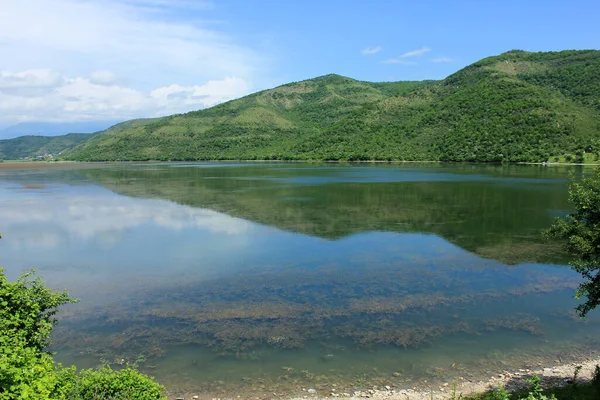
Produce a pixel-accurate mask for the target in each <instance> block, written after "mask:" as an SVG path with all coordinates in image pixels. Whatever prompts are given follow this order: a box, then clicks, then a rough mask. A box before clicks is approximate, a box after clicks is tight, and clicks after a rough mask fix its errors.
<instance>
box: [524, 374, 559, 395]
mask: <svg viewBox="0 0 600 400" xmlns="http://www.w3.org/2000/svg"><path fill="white" fill-rule="evenodd" d="M528 382H529V383H530V384H531V387H530V388H529V393H528V394H527V397H525V398H524V399H523V400H556V396H555V395H554V394H551V395H550V397H548V396H546V395H545V394H544V390H543V389H542V385H541V380H540V377H539V376H537V375H534V376H532V377H531V378H529V379H528Z"/></svg>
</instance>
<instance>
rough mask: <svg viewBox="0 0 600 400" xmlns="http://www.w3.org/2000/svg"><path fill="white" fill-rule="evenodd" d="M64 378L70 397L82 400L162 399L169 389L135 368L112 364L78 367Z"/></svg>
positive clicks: (63, 385) (62, 377) (63, 383)
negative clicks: (92, 367) (117, 366)
mask: <svg viewBox="0 0 600 400" xmlns="http://www.w3.org/2000/svg"><path fill="white" fill-rule="evenodd" d="M66 371H67V372H66V373H64V374H62V376H61V377H60V378H61V380H62V387H63V388H65V389H66V390H65V395H66V398H67V399H81V400H100V399H111V400H160V399H164V398H165V397H164V396H163V392H164V390H165V388H164V387H163V386H162V385H160V384H158V383H156V382H155V381H154V380H153V379H152V378H151V377H148V376H146V375H144V374H142V373H140V372H138V371H136V370H135V369H133V368H131V367H127V368H124V369H121V370H114V369H112V368H111V367H110V366H104V367H103V368H101V369H86V370H82V371H80V372H79V373H78V374H76V373H75V371H74V370H66Z"/></svg>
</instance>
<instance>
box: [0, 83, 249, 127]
mask: <svg viewBox="0 0 600 400" xmlns="http://www.w3.org/2000/svg"><path fill="white" fill-rule="evenodd" d="M111 81H112V82H114V81H115V77H114V75H112V74H110V73H108V72H95V73H92V75H91V76H90V77H75V78H70V77H65V76H61V75H60V74H55V73H52V72H51V71H44V72H40V71H33V72H32V71H25V72H21V73H9V72H0V115H3V116H5V117H7V116H8V117H10V116H13V118H14V119H15V120H17V121H19V122H21V121H28V120H31V121H39V120H43V121H56V122H60V121H76V120H98V119H109V118H112V119H129V118H136V117H139V116H146V117H155V116H163V115H170V114H175V113H182V112H186V111H190V110H196V109H201V108H206V107H210V106H213V105H215V104H218V103H221V102H223V101H227V100H230V99H233V98H237V97H240V96H243V95H245V94H247V93H249V92H250V90H251V89H250V88H251V85H250V83H249V82H247V81H245V80H243V79H241V78H236V77H225V78H224V79H220V80H209V81H208V82H206V83H205V84H204V85H190V86H183V85H179V84H171V85H167V86H161V87H158V88H154V89H151V90H138V89H133V88H131V87H125V86H119V85H116V84H114V83H111Z"/></svg>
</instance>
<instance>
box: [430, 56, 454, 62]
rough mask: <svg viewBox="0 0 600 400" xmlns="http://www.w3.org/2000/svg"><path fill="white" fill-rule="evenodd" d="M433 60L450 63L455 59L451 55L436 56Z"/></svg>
mask: <svg viewBox="0 0 600 400" xmlns="http://www.w3.org/2000/svg"><path fill="white" fill-rule="evenodd" d="M431 61H433V62H434V63H449V62H452V61H454V60H453V59H451V58H450V57H444V56H442V57H436V58H434V59H432V60H431Z"/></svg>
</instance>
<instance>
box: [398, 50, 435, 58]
mask: <svg viewBox="0 0 600 400" xmlns="http://www.w3.org/2000/svg"><path fill="white" fill-rule="evenodd" d="M430 51H431V49H430V48H429V47H421V48H420V49H417V50H413V51H409V52H406V53H404V54H402V55H401V56H400V58H410V57H420V56H422V55H423V54H425V53H428V52H430Z"/></svg>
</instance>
